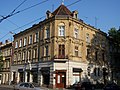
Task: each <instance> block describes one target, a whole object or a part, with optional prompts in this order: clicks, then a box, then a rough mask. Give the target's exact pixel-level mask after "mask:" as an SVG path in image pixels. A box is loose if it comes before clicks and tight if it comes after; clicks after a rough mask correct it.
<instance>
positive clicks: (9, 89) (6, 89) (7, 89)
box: [0, 87, 13, 90]
mask: <svg viewBox="0 0 120 90" xmlns="http://www.w3.org/2000/svg"><path fill="white" fill-rule="evenodd" d="M0 90H13V89H12V88H5V87H0Z"/></svg>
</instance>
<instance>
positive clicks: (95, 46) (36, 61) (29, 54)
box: [11, 4, 107, 88]
mask: <svg viewBox="0 0 120 90" xmlns="http://www.w3.org/2000/svg"><path fill="white" fill-rule="evenodd" d="M106 37H107V35H106V34H105V33H104V32H102V31H100V30H98V29H96V28H94V27H92V26H90V25H87V24H85V23H84V22H83V21H82V20H80V19H78V12H77V11H73V12H71V11H70V10H69V9H68V8H67V7H66V6H64V5H63V4H62V5H60V6H59V7H58V8H57V9H56V10H55V11H54V12H52V13H51V12H50V11H47V12H46V19H45V20H43V21H41V22H40V23H38V24H36V25H33V26H32V27H31V28H29V29H27V30H24V31H22V32H20V33H18V34H16V35H14V60H13V65H12V67H11V68H12V69H11V70H12V76H13V77H12V80H11V81H13V80H14V81H16V82H17V83H18V82H21V81H25V82H34V83H38V84H39V85H42V86H49V87H53V88H66V87H68V86H70V85H72V84H74V83H75V82H79V81H80V82H83V81H91V82H92V83H96V82H97V81H100V82H103V77H102V75H103V74H102V67H103V66H104V67H107V66H106V65H107V64H106V60H107V47H106V46H107V38H106Z"/></svg>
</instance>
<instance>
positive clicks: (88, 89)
mask: <svg viewBox="0 0 120 90" xmlns="http://www.w3.org/2000/svg"><path fill="white" fill-rule="evenodd" d="M73 88H74V89H75V90H94V85H93V84H91V82H82V83H80V82H77V83H75V84H73Z"/></svg>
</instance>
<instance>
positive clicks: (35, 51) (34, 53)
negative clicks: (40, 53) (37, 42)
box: [33, 49, 37, 58]
mask: <svg viewBox="0 0 120 90" xmlns="http://www.w3.org/2000/svg"><path fill="white" fill-rule="evenodd" d="M36 57H37V49H34V51H33V58H36Z"/></svg>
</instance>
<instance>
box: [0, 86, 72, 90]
mask: <svg viewBox="0 0 120 90" xmlns="http://www.w3.org/2000/svg"><path fill="white" fill-rule="evenodd" d="M0 87H4V88H12V89H13V88H14V85H0ZM40 89H42V90H72V89H60V88H56V89H52V88H46V87H40Z"/></svg>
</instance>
